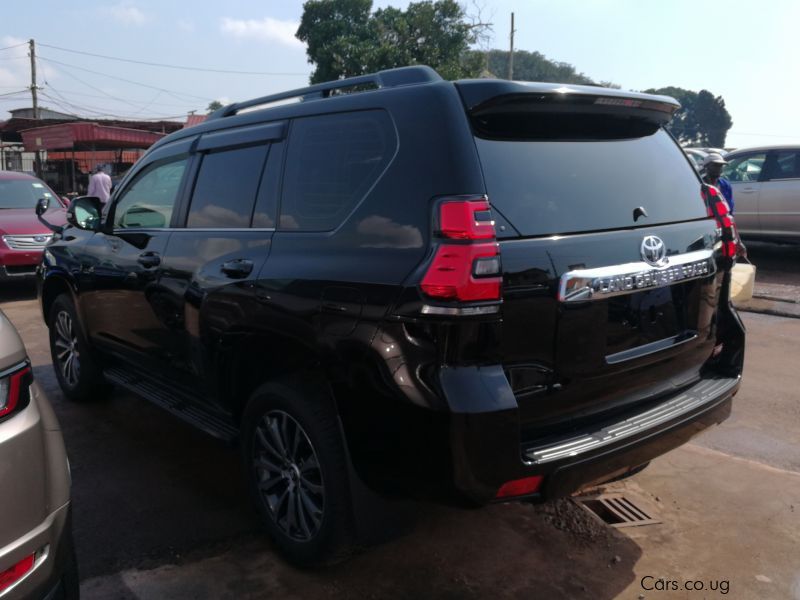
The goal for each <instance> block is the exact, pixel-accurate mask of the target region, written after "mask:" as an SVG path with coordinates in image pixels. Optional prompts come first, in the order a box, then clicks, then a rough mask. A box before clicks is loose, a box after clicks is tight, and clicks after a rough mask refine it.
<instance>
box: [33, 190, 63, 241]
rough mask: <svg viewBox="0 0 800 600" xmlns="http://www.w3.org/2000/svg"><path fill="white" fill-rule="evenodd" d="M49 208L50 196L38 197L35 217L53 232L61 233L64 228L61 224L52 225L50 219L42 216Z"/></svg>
mask: <svg viewBox="0 0 800 600" xmlns="http://www.w3.org/2000/svg"><path fill="white" fill-rule="evenodd" d="M49 208H50V198H46V197H45V198H39V199H38V200H37V201H36V209H35V210H36V218H37V219H39V222H40V223H41V224H42V225H44V226H45V227H47V228H48V229H49V230H50V231H52V232H53V233H61V232H62V231H63V230H64V228H63V227H61V225H53V224H52V223H51V222H50V221H48V220H47V219H45V218H44V213H46V212H47V211H48V209H49Z"/></svg>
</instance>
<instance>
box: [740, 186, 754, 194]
mask: <svg viewBox="0 0 800 600" xmlns="http://www.w3.org/2000/svg"><path fill="white" fill-rule="evenodd" d="M739 191H740V192H742V193H743V194H752V193H753V192H755V191H756V188H752V187H746V188H742V189H741V190H739Z"/></svg>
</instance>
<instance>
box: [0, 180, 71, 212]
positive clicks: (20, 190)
mask: <svg viewBox="0 0 800 600" xmlns="http://www.w3.org/2000/svg"><path fill="white" fill-rule="evenodd" d="M39 198H49V199H50V208H54V207H57V206H60V205H59V203H58V200H56V198H55V196H54V195H53V193H52V192H51V191H50V188H48V187H47V186H46V185H45V184H43V183H42V182H41V181H35V180H34V181H31V180H30V179H0V209H3V208H30V209H31V210H33V208H34V207H35V206H36V202H37V201H38V200H39Z"/></svg>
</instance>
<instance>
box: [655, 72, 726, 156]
mask: <svg viewBox="0 0 800 600" xmlns="http://www.w3.org/2000/svg"><path fill="white" fill-rule="evenodd" d="M645 92H647V93H648V94H662V95H664V96H672V97H673V98H675V99H676V100H677V101H678V102H680V103H681V108H680V110H679V111H678V112H676V113H675V116H674V117H673V118H672V121H671V122H670V124H669V125H668V126H667V128H668V129H669V130H670V131H671V132H672V135H674V136H675V137H676V138H677V139H678V141H679V142H680V143H681V144H687V145H693V146H711V147H714V148H723V147H725V137H726V136H727V135H728V130H729V129H730V128H731V126H732V125H733V121H732V120H731V115H730V113H729V112H728V110H727V109H726V108H725V100H723V99H722V96H716V97H715V96H714V94H712V93H711V92H709V91H708V90H700V91H699V92H694V91H692V90H685V89H683V88H679V87H665V88H659V89H657V90H655V89H650V90H645Z"/></svg>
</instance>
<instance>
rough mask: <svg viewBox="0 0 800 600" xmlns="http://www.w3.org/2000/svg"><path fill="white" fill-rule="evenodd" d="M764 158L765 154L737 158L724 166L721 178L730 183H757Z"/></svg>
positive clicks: (759, 153)
mask: <svg viewBox="0 0 800 600" xmlns="http://www.w3.org/2000/svg"><path fill="white" fill-rule="evenodd" d="M766 158H767V154H766V152H757V153H755V154H745V155H742V156H737V157H735V158H733V159H732V160H731V161H730V164H727V165H725V168H724V169H723V170H722V176H723V177H724V178H725V179H727V180H728V181H730V182H732V183H740V182H746V181H758V178H759V176H760V175H761V169H762V168H763V167H764V161H765V160H766Z"/></svg>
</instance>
